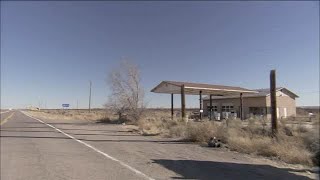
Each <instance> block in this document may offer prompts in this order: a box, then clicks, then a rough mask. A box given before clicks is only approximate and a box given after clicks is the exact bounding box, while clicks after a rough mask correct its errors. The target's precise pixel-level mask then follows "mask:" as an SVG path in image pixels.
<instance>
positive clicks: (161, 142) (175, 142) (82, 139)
mask: <svg viewBox="0 0 320 180" xmlns="http://www.w3.org/2000/svg"><path fill="white" fill-rule="evenodd" d="M0 137H1V138H35V139H37V138H41V139H43V138H49V139H51V138H52V139H71V138H69V137H55V136H24V135H21V136H7V135H1V136H0ZM76 138H77V137H76ZM77 139H78V140H81V141H87V142H133V143H134V142H154V143H160V144H189V142H185V141H163V140H137V139H132V140H119V139H117V140H114V139H84V138H77Z"/></svg>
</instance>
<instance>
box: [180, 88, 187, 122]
mask: <svg viewBox="0 0 320 180" xmlns="http://www.w3.org/2000/svg"><path fill="white" fill-rule="evenodd" d="M181 117H182V119H183V120H185V118H186V99H185V94H184V85H182V86H181Z"/></svg>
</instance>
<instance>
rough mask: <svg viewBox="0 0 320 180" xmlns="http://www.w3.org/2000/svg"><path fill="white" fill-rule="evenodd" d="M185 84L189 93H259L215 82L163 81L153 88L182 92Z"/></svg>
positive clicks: (166, 92)
mask: <svg viewBox="0 0 320 180" xmlns="http://www.w3.org/2000/svg"><path fill="white" fill-rule="evenodd" d="M182 86H184V93H185V94H186V95H187V94H188V95H199V92H200V91H201V93H202V94H203V95H212V96H232V95H239V94H240V93H242V94H251V93H258V92H257V91H253V90H250V89H245V88H241V87H232V86H222V85H213V84H202V83H190V82H177V81H162V82H161V83H160V84H159V85H157V86H156V87H155V88H153V89H152V90H151V92H154V93H165V94H181V88H182Z"/></svg>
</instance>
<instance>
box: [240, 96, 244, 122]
mask: <svg viewBox="0 0 320 180" xmlns="http://www.w3.org/2000/svg"><path fill="white" fill-rule="evenodd" d="M240 119H241V120H243V98H242V93H240Z"/></svg>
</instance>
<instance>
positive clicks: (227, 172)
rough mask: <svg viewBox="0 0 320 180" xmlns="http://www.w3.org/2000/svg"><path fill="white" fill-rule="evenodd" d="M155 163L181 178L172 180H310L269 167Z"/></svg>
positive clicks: (176, 162) (182, 161) (180, 161)
mask: <svg viewBox="0 0 320 180" xmlns="http://www.w3.org/2000/svg"><path fill="white" fill-rule="evenodd" d="M153 163H157V164H159V165H161V166H163V167H165V168H167V169H169V170H171V171H173V172H175V173H177V174H180V175H181V176H182V177H171V178H172V179H200V180H211V179H237V180H238V179H243V180H248V179H252V180H256V179H310V178H308V177H305V176H300V175H296V174H293V173H290V171H291V172H294V171H295V172H299V170H295V169H287V168H285V169H283V168H277V167H273V166H270V165H255V164H236V163H228V162H214V161H195V160H169V159H154V160H153Z"/></svg>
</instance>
